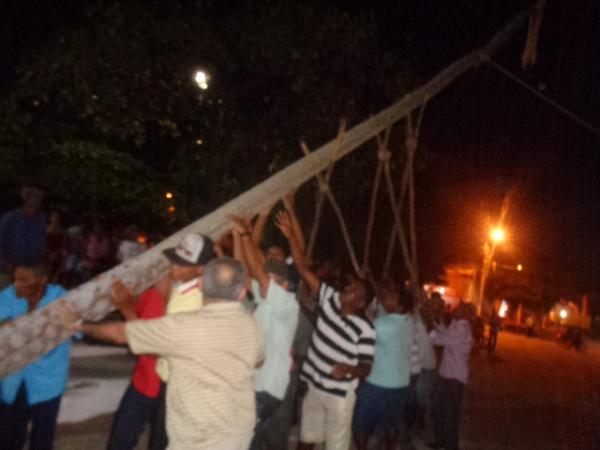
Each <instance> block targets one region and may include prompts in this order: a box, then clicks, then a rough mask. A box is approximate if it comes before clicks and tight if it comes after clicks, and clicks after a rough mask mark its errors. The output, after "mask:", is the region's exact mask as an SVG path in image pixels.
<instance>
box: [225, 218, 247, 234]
mask: <svg viewBox="0 0 600 450" xmlns="http://www.w3.org/2000/svg"><path fill="white" fill-rule="evenodd" d="M227 218H228V219H229V221H230V222H231V223H232V225H233V231H235V232H237V233H240V234H243V233H249V232H250V226H249V224H248V221H246V220H245V219H244V218H242V217H240V216H236V215H235V214H230V215H228V216H227Z"/></svg>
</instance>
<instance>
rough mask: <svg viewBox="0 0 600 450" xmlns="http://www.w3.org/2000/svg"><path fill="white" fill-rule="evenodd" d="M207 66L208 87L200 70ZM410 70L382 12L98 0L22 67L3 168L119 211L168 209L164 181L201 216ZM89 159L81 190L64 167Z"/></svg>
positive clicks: (286, 4)
mask: <svg viewBox="0 0 600 450" xmlns="http://www.w3.org/2000/svg"><path fill="white" fill-rule="evenodd" d="M200 67H201V68H203V69H204V70H206V71H207V72H208V73H209V74H210V75H211V80H210V81H209V89H207V90H206V91H201V90H200V89H199V88H198V86H196V85H195V84H194V82H193V73H194V70H195V69H197V68H200ZM411 83H412V79H411V72H410V70H408V68H407V67H404V66H403V65H401V64H399V63H397V62H395V61H394V60H393V59H392V58H391V57H390V56H389V55H387V54H386V53H385V52H384V51H382V49H381V48H380V47H379V45H378V42H377V39H376V29H375V25H374V23H373V21H372V20H371V19H370V18H369V17H364V16H353V15H351V14H349V13H347V12H344V11H342V10H339V9H336V8H335V7H333V6H330V5H328V4H323V3H322V2H316V1H314V2H310V1H309V2H302V3H298V2H293V1H291V0H273V1H269V0H263V1H259V2H247V4H246V6H243V7H241V8H237V9H235V8H229V9H228V8H226V7H224V6H223V5H221V6H219V4H218V2H210V1H208V2H184V1H179V2H169V3H168V4H164V2H135V1H129V2H124V1H113V2H104V1H96V2H95V3H93V4H92V6H90V7H89V8H88V10H87V14H86V16H85V19H84V20H82V22H81V23H80V24H79V25H78V26H77V27H76V28H75V29H71V30H68V31H67V32H65V33H64V34H63V35H62V36H61V37H60V38H59V39H57V40H56V41H53V42H49V43H48V44H47V45H46V46H45V47H43V48H41V49H39V51H37V52H36V53H35V54H33V55H32V56H31V58H29V59H27V60H26V61H24V62H23V64H22V65H21V66H20V68H19V71H18V79H17V81H16V83H15V84H14V86H13V87H12V89H11V91H10V95H9V96H8V97H7V98H5V99H4V101H3V108H2V111H1V112H0V132H1V133H0V151H1V152H2V153H3V154H5V155H10V158H7V159H6V160H5V161H4V162H3V164H2V165H0V167H1V168H2V169H4V171H5V172H6V173H10V174H12V181H13V182H22V181H27V180H26V178H27V177H28V176H29V177H32V176H35V177H38V176H39V177H41V178H43V179H45V180H44V181H45V183H44V184H46V185H49V186H52V188H51V189H52V191H53V193H54V195H55V196H56V197H57V198H60V199H62V201H64V202H65V204H69V205H71V206H72V207H75V206H76V207H78V208H80V207H81V208H85V207H86V206H90V205H86V204H85V203H81V202H79V201H78V200H76V199H75V198H74V197H73V196H74V195H81V196H82V197H85V196H88V197H90V198H91V197H93V198H94V199H95V200H94V203H93V204H92V205H91V206H93V207H94V208H100V209H106V210H108V211H112V212H113V213H114V214H115V215H125V216H127V215H128V214H130V213H132V212H133V211H136V210H137V209H136V208H138V207H139V208H148V209H147V211H150V212H151V214H154V215H156V217H160V215H157V214H159V212H160V210H161V208H163V207H164V205H161V202H160V198H161V197H160V196H161V193H160V192H159V191H160V189H158V188H157V186H159V185H160V186H163V187H167V188H169V189H170V190H175V191H177V192H179V193H180V199H179V204H180V205H181V207H182V209H183V210H184V213H185V214H183V216H182V219H181V220H188V219H189V218H190V217H196V216H198V215H200V214H203V213H206V212H208V211H210V210H211V209H212V208H214V207H216V206H218V205H219V204H221V203H223V202H224V201H226V200H228V199H229V198H231V197H232V196H233V195H234V194H236V193H239V192H240V191H242V190H244V189H246V188H248V187H250V186H252V185H254V184H255V183H256V182H258V181H260V180H262V179H264V178H265V177H266V176H267V175H268V174H269V173H272V172H274V171H276V170H278V169H280V168H282V167H283V166H285V165H287V164H288V163H290V162H291V161H293V160H295V159H297V158H298V157H299V156H300V155H301V153H300V152H299V147H298V141H299V140H306V141H307V142H309V144H312V145H315V146H316V145H317V144H321V143H323V142H324V141H326V140H328V139H330V138H332V137H333V136H332V135H333V134H334V133H335V130H336V129H337V124H338V121H339V119H340V118H342V117H344V118H346V119H347V120H348V121H349V123H354V122H356V121H358V120H360V119H363V118H364V117H366V116H367V115H368V114H369V113H371V112H376V111H378V110H379V109H380V108H382V107H384V106H386V105H387V104H388V103H390V102H391V101H392V100H393V99H394V98H395V97H397V96H399V95H400V94H402V93H403V92H404V91H405V90H406V89H407V88H408V87H409V86H410V85H411ZM44 168H46V169H47V170H44ZM78 168H79V169H78ZM142 168H143V169H142ZM75 172H76V173H80V174H81V176H82V177H83V178H82V181H85V182H82V183H79V184H78V189H79V192H77V193H74V192H72V189H70V188H69V186H68V183H65V182H64V180H63V179H59V177H61V176H62V175H64V174H65V173H75ZM133 174H135V175H133ZM119 180H120V181H119ZM138 183H139V184H140V186H139V187H138V188H136V187H135V185H137V184H138ZM130 201H131V202H132V203H131V204H132V205H134V204H135V205H137V206H135V207H134V208H133V209H131V208H127V207H123V208H122V207H121V206H125V205H126V204H128V202H130Z"/></svg>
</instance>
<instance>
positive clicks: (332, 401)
mask: <svg viewBox="0 0 600 450" xmlns="http://www.w3.org/2000/svg"><path fill="white" fill-rule="evenodd" d="M355 401H356V394H355V392H354V390H353V389H352V390H350V391H349V392H348V393H346V397H340V396H338V395H333V394H328V393H326V392H323V391H321V390H319V389H317V388H315V387H313V386H312V385H311V384H310V383H309V388H308V392H307V393H306V397H304V401H303V402H302V417H301V419H300V441H301V442H304V443H306V444H318V443H321V442H325V450H348V449H349V448H350V438H351V436H352V413H353V411H354V402H355Z"/></svg>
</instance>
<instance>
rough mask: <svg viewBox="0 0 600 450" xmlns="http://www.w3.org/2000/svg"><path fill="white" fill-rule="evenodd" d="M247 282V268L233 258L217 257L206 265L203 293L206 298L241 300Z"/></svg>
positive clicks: (203, 275) (203, 276) (203, 277)
mask: <svg viewBox="0 0 600 450" xmlns="http://www.w3.org/2000/svg"><path fill="white" fill-rule="evenodd" d="M245 282H246V269H244V266H243V265H242V264H241V263H240V262H239V261H236V260H235V259H233V258H227V257H224V258H216V259H213V260H212V261H210V262H209V263H207V264H206V265H205V266H204V273H203V274H202V293H203V294H204V296H205V297H206V298H217V299H223V300H239V297H240V293H241V292H242V291H243V290H244V287H245Z"/></svg>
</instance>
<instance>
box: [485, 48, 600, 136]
mask: <svg viewBox="0 0 600 450" xmlns="http://www.w3.org/2000/svg"><path fill="white" fill-rule="evenodd" d="M487 62H488V64H490V65H491V66H492V67H494V68H495V69H496V70H498V71H499V72H501V73H502V74H504V75H505V76H507V77H508V78H510V79H511V80H513V81H514V82H515V83H517V84H518V85H520V86H522V87H523V88H525V89H527V90H528V91H529V92H531V93H532V94H534V95H536V96H537V97H539V98H540V99H542V100H543V101H545V102H546V103H548V104H549V105H550V106H553V107H554V108H556V109H557V110H559V111H560V112H562V113H563V114H565V115H566V116H568V117H570V118H571V119H572V120H573V121H575V122H577V123H578V124H579V125H581V126H582V127H584V128H585V129H587V130H588V131H591V132H592V133H594V134H595V135H596V136H599V137H600V128H598V127H596V126H595V125H592V124H591V123H589V122H588V121H587V120H585V119H582V118H581V117H579V116H578V115H577V114H575V113H574V112H573V111H570V110H569V109H567V108H565V107H564V106H562V105H561V104H560V103H558V102H557V101H556V100H553V99H551V98H550V97H548V96H547V95H545V94H542V93H541V92H539V91H538V90H537V89H535V88H534V87H532V86H530V85H529V84H527V83H526V82H525V81H523V80H522V79H521V78H519V77H517V76H516V75H515V74H513V73H512V72H510V71H509V70H508V69H506V68H504V67H503V66H501V65H500V64H498V63H497V62H496V61H494V60H493V59H491V58H489V59H488V60H487Z"/></svg>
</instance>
